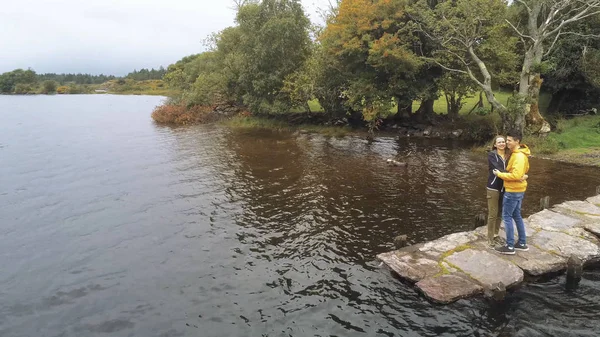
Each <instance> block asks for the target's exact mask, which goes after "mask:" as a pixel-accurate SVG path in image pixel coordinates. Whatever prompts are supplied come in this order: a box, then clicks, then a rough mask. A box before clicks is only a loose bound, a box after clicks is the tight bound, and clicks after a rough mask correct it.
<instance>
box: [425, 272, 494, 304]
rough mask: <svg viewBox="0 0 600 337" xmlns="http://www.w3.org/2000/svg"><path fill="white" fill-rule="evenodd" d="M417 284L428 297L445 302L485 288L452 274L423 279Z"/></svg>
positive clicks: (468, 295) (475, 293) (470, 294)
mask: <svg viewBox="0 0 600 337" xmlns="http://www.w3.org/2000/svg"><path fill="white" fill-rule="evenodd" d="M416 286H417V288H419V290H421V292H423V294H425V296H426V297H427V298H429V299H430V300H432V301H435V302H438V303H443V304H447V303H452V302H454V301H456V300H459V299H461V298H467V297H471V296H474V295H477V294H479V293H481V292H482V290H483V288H482V287H481V286H479V285H478V284H476V283H475V282H473V281H471V280H469V279H467V278H464V277H460V276H457V275H451V274H445V275H440V276H438V277H429V278H426V279H423V280H421V281H419V282H417V284H416Z"/></svg>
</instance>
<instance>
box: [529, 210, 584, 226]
mask: <svg viewBox="0 0 600 337" xmlns="http://www.w3.org/2000/svg"><path fill="white" fill-rule="evenodd" d="M582 223H583V221H582V220H581V219H578V218H573V217H570V216H567V215H564V214H560V213H556V212H552V211H550V210H547V209H545V210H543V211H541V212H537V213H535V214H533V215H531V216H530V217H529V218H528V225H529V226H530V227H531V228H534V229H538V230H539V229H544V230H548V231H564V230H567V229H571V228H574V227H576V226H578V225H581V224H582Z"/></svg>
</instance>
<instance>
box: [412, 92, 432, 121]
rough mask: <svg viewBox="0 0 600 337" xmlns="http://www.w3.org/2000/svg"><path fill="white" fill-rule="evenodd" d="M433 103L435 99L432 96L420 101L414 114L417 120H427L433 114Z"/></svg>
mask: <svg viewBox="0 0 600 337" xmlns="http://www.w3.org/2000/svg"><path fill="white" fill-rule="evenodd" d="M433 103H435V100H434V99H432V98H427V99H424V100H423V101H421V105H420V106H419V109H417V111H416V112H415V115H416V117H417V119H418V120H419V121H424V120H429V119H431V117H433V115H434V113H435V112H434V111H433Z"/></svg>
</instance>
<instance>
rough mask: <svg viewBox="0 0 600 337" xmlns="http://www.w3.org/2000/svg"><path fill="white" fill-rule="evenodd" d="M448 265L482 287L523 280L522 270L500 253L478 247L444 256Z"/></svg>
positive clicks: (508, 284) (512, 283)
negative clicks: (454, 267)
mask: <svg viewBox="0 0 600 337" xmlns="http://www.w3.org/2000/svg"><path fill="white" fill-rule="evenodd" d="M445 261H447V262H448V263H450V265H453V266H456V268H457V269H458V270H460V271H461V272H463V273H464V274H466V275H468V276H469V277H471V278H473V279H475V280H476V281H477V282H479V283H480V284H481V285H482V286H483V287H484V288H491V287H492V284H494V283H498V282H502V283H503V284H504V285H505V286H506V287H507V288H508V287H511V286H514V285H516V284H519V283H521V282H522V281H523V276H524V275H523V271H522V270H521V269H520V268H519V267H517V266H516V265H515V264H514V263H512V262H510V261H508V260H505V259H503V258H502V257H501V255H500V254H496V253H491V252H487V251H483V250H478V249H467V250H463V251H461V252H457V253H454V254H452V255H449V256H448V257H446V258H445Z"/></svg>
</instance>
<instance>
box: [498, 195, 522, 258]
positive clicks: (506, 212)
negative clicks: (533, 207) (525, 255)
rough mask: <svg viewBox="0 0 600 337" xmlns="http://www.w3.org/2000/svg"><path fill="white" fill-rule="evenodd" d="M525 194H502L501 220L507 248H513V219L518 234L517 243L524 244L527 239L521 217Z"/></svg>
mask: <svg viewBox="0 0 600 337" xmlns="http://www.w3.org/2000/svg"><path fill="white" fill-rule="evenodd" d="M524 196H525V192H504V198H503V199H502V220H503V221H504V230H505V231H506V245H507V246H509V247H514V246H515V228H514V227H513V219H514V220H515V225H516V226H517V233H518V234H519V243H520V244H523V245H524V244H526V243H527V237H526V234H525V223H523V217H522V216H521V203H522V202H523V197H524Z"/></svg>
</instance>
